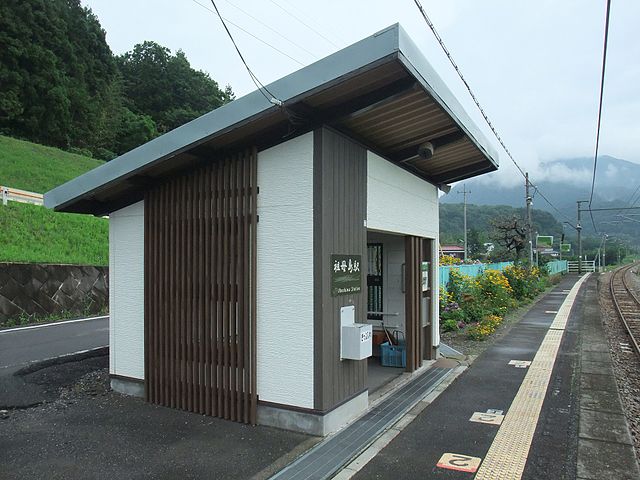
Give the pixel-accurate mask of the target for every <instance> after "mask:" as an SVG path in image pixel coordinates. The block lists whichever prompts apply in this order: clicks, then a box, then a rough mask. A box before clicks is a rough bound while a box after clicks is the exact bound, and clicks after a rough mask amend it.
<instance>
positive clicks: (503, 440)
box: [475, 274, 588, 480]
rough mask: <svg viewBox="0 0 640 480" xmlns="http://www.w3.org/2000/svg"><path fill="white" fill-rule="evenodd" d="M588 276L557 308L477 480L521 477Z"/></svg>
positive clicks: (501, 479)
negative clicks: (552, 376)
mask: <svg viewBox="0 0 640 480" xmlns="http://www.w3.org/2000/svg"><path fill="white" fill-rule="evenodd" d="M587 276H588V274H587V275H584V276H583V277H582V278H580V280H578V282H576V284H575V285H574V286H573V288H572V289H571V291H570V292H569V295H567V298H565V300H564V302H563V303H562V306H561V307H560V309H558V313H557V314H556V316H555V318H554V320H553V323H552V324H551V326H550V327H549V331H548V332H547V334H546V335H545V337H544V340H543V341H542V344H541V345H540V348H539V349H538V352H537V353H536V356H535V358H534V359H533V362H532V363H531V365H530V366H529V370H528V371H527V374H526V376H525V378H524V380H523V381H522V384H521V385H520V389H519V390H518V393H517V394H516V396H515V398H514V399H513V402H512V403H511V407H510V408H509V411H508V412H507V414H506V415H505V417H504V420H503V422H502V425H501V426H500V429H499V430H498V433H497V435H496V437H495V439H494V440H493V443H492V444H491V447H490V448H489V451H488V452H487V455H486V457H485V458H484V460H483V462H482V465H481V466H480V469H479V470H478V474H477V475H476V477H475V478H476V480H507V479H508V480H517V479H520V478H521V477H522V472H523V471H524V466H525V464H526V462H527V455H528V454H529V448H530V447H531V441H532V440H533V434H534V432H535V430H536V425H537V424H538V418H539V417H540V410H541V409H542V403H543V402H544V397H545V395H546V392H547V387H548V386H549V379H550V378H551V372H552V371H553V365H554V363H555V360H556V356H557V354H558V349H559V348H560V343H561V341H562V335H563V333H564V329H565V327H566V325H567V320H568V318H569V312H570V310H571V306H572V305H573V302H574V300H575V298H576V295H577V293H578V290H579V289H580V286H581V285H582V283H583V282H584V281H585V279H586V278H587Z"/></svg>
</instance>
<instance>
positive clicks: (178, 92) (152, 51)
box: [117, 41, 234, 133]
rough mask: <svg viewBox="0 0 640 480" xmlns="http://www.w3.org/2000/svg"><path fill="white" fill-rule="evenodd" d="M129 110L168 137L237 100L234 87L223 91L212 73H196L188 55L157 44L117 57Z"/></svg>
mask: <svg viewBox="0 0 640 480" xmlns="http://www.w3.org/2000/svg"><path fill="white" fill-rule="evenodd" d="M117 62H118V67H119V70H120V72H121V74H122V78H123V82H124V93H125V96H126V98H127V107H128V108H129V109H130V110H131V111H132V112H134V113H136V114H140V115H148V116H149V117H151V118H152V119H153V121H154V122H155V123H156V125H157V128H158V131H159V132H160V133H165V132H167V131H169V130H172V129H174V128H176V127H179V126H180V125H182V124H184V123H186V122H188V121H190V120H193V119H194V118H196V117H199V116H201V115H203V114H205V113H207V112H209V111H211V110H213V109H215V108H218V107H220V106H221V105H223V104H225V103H227V102H229V101H231V100H233V98H234V96H233V92H232V91H231V87H229V86H227V87H225V89H224V90H221V89H220V88H219V86H218V84H217V82H215V81H214V80H213V79H211V77H210V76H209V74H208V73H206V72H203V71H200V70H195V69H193V68H192V67H191V65H190V64H189V61H188V60H187V57H186V56H185V54H184V52H182V51H181V50H178V51H177V52H176V53H175V55H172V54H171V50H169V49H168V48H166V47H163V46H162V45H159V44H157V43H155V42H150V41H146V42H144V43H141V44H138V45H135V46H134V47H133V50H131V51H130V52H127V53H125V54H123V55H121V56H119V57H117Z"/></svg>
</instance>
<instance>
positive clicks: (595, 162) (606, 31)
mask: <svg viewBox="0 0 640 480" xmlns="http://www.w3.org/2000/svg"><path fill="white" fill-rule="evenodd" d="M610 11H611V0H607V12H606V16H605V26H604V46H603V48H602V72H601V77H600V100H599V104H598V125H597V127H596V148H595V153H594V156H593V176H592V178H591V195H590V196H589V209H591V203H592V202H593V191H594V189H595V185H596V170H597V168H598V148H599V146H600V125H601V121H602V99H603V97H604V77H605V71H606V66H607V44H608V40H609V14H610Z"/></svg>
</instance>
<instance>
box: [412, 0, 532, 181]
mask: <svg viewBox="0 0 640 480" xmlns="http://www.w3.org/2000/svg"><path fill="white" fill-rule="evenodd" d="M413 1H414V2H415V4H416V6H417V7H418V10H420V13H421V14H422V18H424V20H425V22H427V25H428V26H429V28H430V29H431V31H432V32H433V35H434V36H435V37H436V40H438V43H439V44H440V47H442V50H443V51H444V53H445V55H446V56H447V58H448V59H449V62H450V63H451V65H453V68H454V69H455V70H456V72H457V73H458V76H459V77H460V80H462V83H464V86H465V87H467V91H468V92H469V95H471V98H472V99H473V101H474V102H475V104H476V107H478V110H480V113H481V114H482V116H483V117H484V120H485V122H487V125H489V128H490V129H491V131H492V132H493V134H494V135H495V137H496V138H497V139H498V142H500V145H502V148H503V149H504V151H505V152H507V155H508V156H509V158H510V159H511V161H512V162H513V164H514V165H515V166H516V168H517V169H518V170H519V171H520V173H521V174H522V176H523V177H526V174H525V172H524V170H523V169H522V168H521V167H520V165H518V162H516V160H515V158H513V155H511V152H510V151H509V149H508V148H507V146H506V145H505V144H504V142H503V141H502V138H500V135H499V134H498V132H497V131H496V129H495V128H494V126H493V124H492V123H491V120H489V117H488V116H487V114H486V113H485V111H484V109H483V108H482V106H481V105H480V102H479V101H478V99H477V98H476V96H475V94H474V93H473V90H471V86H470V85H469V83H468V82H467V80H466V79H465V78H464V75H462V72H461V71H460V68H459V67H458V65H457V64H456V62H455V60H454V59H453V57H452V56H451V53H449V49H448V48H447V46H446V45H445V44H444V40H442V37H440V35H439V34H438V32H437V30H436V27H435V25H434V24H433V22H432V21H431V20H430V19H429V16H428V15H427V13H426V12H425V11H424V8H422V5H420V2H419V0H413Z"/></svg>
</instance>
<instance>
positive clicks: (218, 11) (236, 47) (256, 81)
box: [194, 0, 283, 106]
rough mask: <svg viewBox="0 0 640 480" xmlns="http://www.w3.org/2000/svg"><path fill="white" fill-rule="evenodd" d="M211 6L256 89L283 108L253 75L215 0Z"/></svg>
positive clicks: (280, 101)
mask: <svg viewBox="0 0 640 480" xmlns="http://www.w3.org/2000/svg"><path fill="white" fill-rule="evenodd" d="M194 1H195V0H194ZM211 4H212V5H213V8H214V9H215V11H216V14H217V15H218V18H219V19H220V22H221V23H222V26H223V27H224V29H225V31H226V32H227V35H229V39H230V40H231V43H233V46H234V47H235V49H236V52H238V56H239V57H240V60H242V63H243V64H244V66H245V68H246V69H247V72H249V76H250V77H251V80H253V83H254V84H255V85H256V87H258V90H259V91H260V93H262V95H263V96H264V97H265V98H266V99H267V100H268V101H269V103H273V104H274V105H278V106H282V103H283V102H282V100H279V99H278V98H277V97H276V96H275V95H274V94H273V93H271V92H270V91H269V89H268V88H267V87H265V86H264V85H263V84H262V82H261V81H260V80H259V79H258V77H257V76H256V75H255V74H254V73H253V71H251V68H249V65H248V64H247V62H246V60H245V59H244V57H243V56H242V52H241V51H240V48H238V45H237V44H236V41H235V39H234V38H233V35H231V32H230V31H229V27H227V24H226V23H225V21H224V18H222V15H221V14H220V10H218V6H217V5H216V2H215V0H211ZM265 92H267V93H265Z"/></svg>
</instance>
